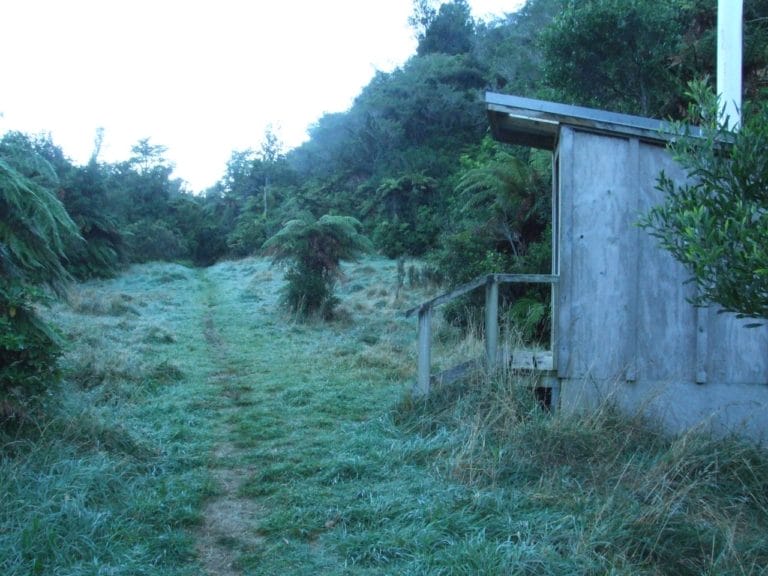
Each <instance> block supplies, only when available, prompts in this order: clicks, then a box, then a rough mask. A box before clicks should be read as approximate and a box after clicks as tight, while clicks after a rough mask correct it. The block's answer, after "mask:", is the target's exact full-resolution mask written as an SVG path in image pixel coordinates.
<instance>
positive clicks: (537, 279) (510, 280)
mask: <svg viewBox="0 0 768 576" xmlns="http://www.w3.org/2000/svg"><path fill="white" fill-rule="evenodd" d="M559 281H560V277H559V276H556V275H554V274H486V275H485V276H478V277H477V278H475V279H474V280H471V281H470V282H467V283H466V284H462V285H461V286H458V287H456V288H454V289H453V290H451V291H450V292H446V293H445V294H441V295H440V296H436V297H435V298H432V299H431V300H427V301H426V302H422V303H421V304H419V305H418V306H414V307H413V308H410V309H408V310H406V311H405V317H406V318H409V317H410V316H413V314H414V313H415V312H421V311H422V310H425V309H427V308H436V307H437V306H440V305H442V304H447V303H448V302H450V301H451V300H455V299H456V298H458V297H459V296H464V294H467V293H468V292H472V290H475V289H476V288H480V286H485V285H487V284H490V283H492V282H499V283H501V284H514V283H527V284H557V283H558V282H559Z"/></svg>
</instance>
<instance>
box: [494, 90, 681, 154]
mask: <svg viewBox="0 0 768 576" xmlns="http://www.w3.org/2000/svg"><path fill="white" fill-rule="evenodd" d="M485 106H486V110H487V111H488V117H489V119H490V123H491V130H492V132H493V137H494V138H495V139H496V140H499V141H501V142H507V143H509V144H522V145H524V146H532V147H534V148H543V149H545V150H554V149H555V146H556V145H557V138H558V134H559V129H560V126H561V125H565V126H574V127H578V128H581V129H584V130H589V131H594V132H599V133H603V134H608V135H616V136H624V137H636V138H640V139H642V140H646V141H649V142H657V143H659V144H660V145H663V144H665V143H666V142H667V141H669V140H670V139H671V138H673V137H674V136H675V134H676V132H675V130H674V128H673V126H672V124H670V123H669V122H665V121H663V120H656V119H653V118H644V117H642V116H632V115H630V114H618V113H616V112H606V111H604V110H597V109H595V108H585V107H583V106H570V105H568V104H558V103H557V102H548V101H546V100H534V99H533V98H522V97H520V96H511V95H508V94H497V93H495V92H486V94H485Z"/></svg>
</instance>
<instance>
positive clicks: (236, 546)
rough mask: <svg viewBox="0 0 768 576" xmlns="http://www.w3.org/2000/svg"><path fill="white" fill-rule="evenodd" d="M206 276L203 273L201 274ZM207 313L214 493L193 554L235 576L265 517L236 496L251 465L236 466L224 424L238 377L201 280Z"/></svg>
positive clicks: (212, 295)
mask: <svg viewBox="0 0 768 576" xmlns="http://www.w3.org/2000/svg"><path fill="white" fill-rule="evenodd" d="M203 274H205V272H203ZM204 285H205V286H206V301H205V305H206V307H207V311H206V312H205V315H204V319H203V334H204V336H205V342H206V345H207V353H208V356H209V358H210V362H211V366H212V368H214V369H213V371H212V373H211V375H210V377H209V381H210V384H211V385H212V386H214V387H215V388H217V389H218V390H220V392H221V394H220V398H221V399H222V403H221V405H220V406H219V407H218V410H217V421H218V423H219V426H220V427H221V430H220V432H219V438H220V439H219V441H218V442H217V443H216V445H215V447H214V450H213V454H212V457H211V464H210V466H211V472H212V476H213V478H214V480H215V482H216V484H217V488H218V495H217V496H215V497H214V498H212V499H211V500H210V501H209V502H208V503H207V505H206V506H205V509H204V510H203V523H202V526H201V528H200V530H199V531H198V533H197V551H198V554H199V556H200V560H201V562H202V564H203V567H204V569H205V571H206V572H207V573H208V574H209V575H210V576H238V575H240V574H242V571H241V570H239V569H238V567H237V558H238V556H239V554H240V552H239V550H241V549H243V548H246V549H253V548H256V547H257V546H258V545H260V544H261V543H262V541H263V538H261V537H260V536H259V535H258V525H259V518H260V517H261V516H262V515H263V510H262V507H261V506H260V505H258V504H257V503H255V502H254V501H253V500H250V499H248V498H243V497H240V496H239V490H240V488H241V486H242V484H243V482H244V481H245V480H246V479H247V478H249V477H250V475H251V474H252V473H253V469H252V467H248V466H241V465H235V466H233V462H238V461H239V460H240V457H241V456H242V450H240V449H239V448H237V447H236V446H235V444H234V443H232V442H231V440H230V438H231V437H232V435H233V431H232V430H231V429H230V426H229V425H228V424H227V416H228V415H229V414H230V413H232V412H234V411H235V410H237V406H236V403H237V402H238V401H239V399H240V396H241V393H242V390H238V387H237V386H236V385H235V382H236V381H237V380H238V377H239V374H238V373H237V370H236V369H234V368H233V367H232V365H233V360H232V358H230V356H229V343H228V342H227V341H226V340H225V339H224V338H223V337H222V334H221V332H220V330H219V328H218V326H217V324H216V314H215V308H216V306H217V305H218V294H217V293H216V288H215V285H214V284H213V283H212V282H211V281H210V280H209V279H208V278H207V277H205V281H204Z"/></svg>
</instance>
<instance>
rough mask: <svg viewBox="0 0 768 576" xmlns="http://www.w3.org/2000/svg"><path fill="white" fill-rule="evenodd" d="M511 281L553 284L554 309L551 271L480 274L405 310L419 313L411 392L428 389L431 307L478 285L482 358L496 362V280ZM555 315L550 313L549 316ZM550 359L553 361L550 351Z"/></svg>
mask: <svg viewBox="0 0 768 576" xmlns="http://www.w3.org/2000/svg"><path fill="white" fill-rule="evenodd" d="M511 283H518V284H550V285H551V286H552V306H553V312H554V305H555V303H556V300H557V297H556V292H557V284H558V276H555V275H552V274H488V275H487V276H480V277H479V278H475V279H474V280H472V281H471V282H467V283H466V284H463V285H461V286H459V287H458V288H455V289H453V290H451V291H450V292H446V293H445V294H442V295H440V296H437V297H436V298H433V299H432V300H428V301H427V302H424V303H422V304H420V305H419V306H415V307H414V308H411V309H410V310H407V311H406V313H405V315H406V317H409V316H412V315H413V314H415V313H417V312H418V314H419V366H418V378H417V381H416V387H415V388H414V394H416V395H418V396H423V395H426V394H428V393H429V388H430V380H431V377H432V374H431V372H432V310H434V309H435V308H437V307H438V306H440V305H442V304H447V303H448V302H450V301H451V300H455V299H456V298H459V297H460V296H464V295H465V294H468V293H469V292H472V291H473V290H476V289H477V288H480V287H481V286H485V360H486V364H487V366H488V367H489V368H493V367H495V366H496V364H497V357H498V349H499V284H511ZM554 317H555V315H554V313H553V314H552V318H554ZM553 341H554V329H553ZM527 354H528V357H530V358H531V367H536V365H537V364H536V360H535V356H532V355H531V352H530V351H528V352H527ZM549 363H550V364H552V360H551V354H550V362H549ZM549 369H550V370H551V369H552V367H551V366H550V367H549Z"/></svg>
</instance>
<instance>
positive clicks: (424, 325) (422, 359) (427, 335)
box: [414, 306, 432, 396]
mask: <svg viewBox="0 0 768 576" xmlns="http://www.w3.org/2000/svg"><path fill="white" fill-rule="evenodd" d="M431 364H432V307H431V306H425V307H424V308H422V309H420V310H419V377H418V380H417V382H416V388H415V389H414V394H415V395H416V396H426V395H427V394H429V379H430V376H431V374H430V372H431Z"/></svg>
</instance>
